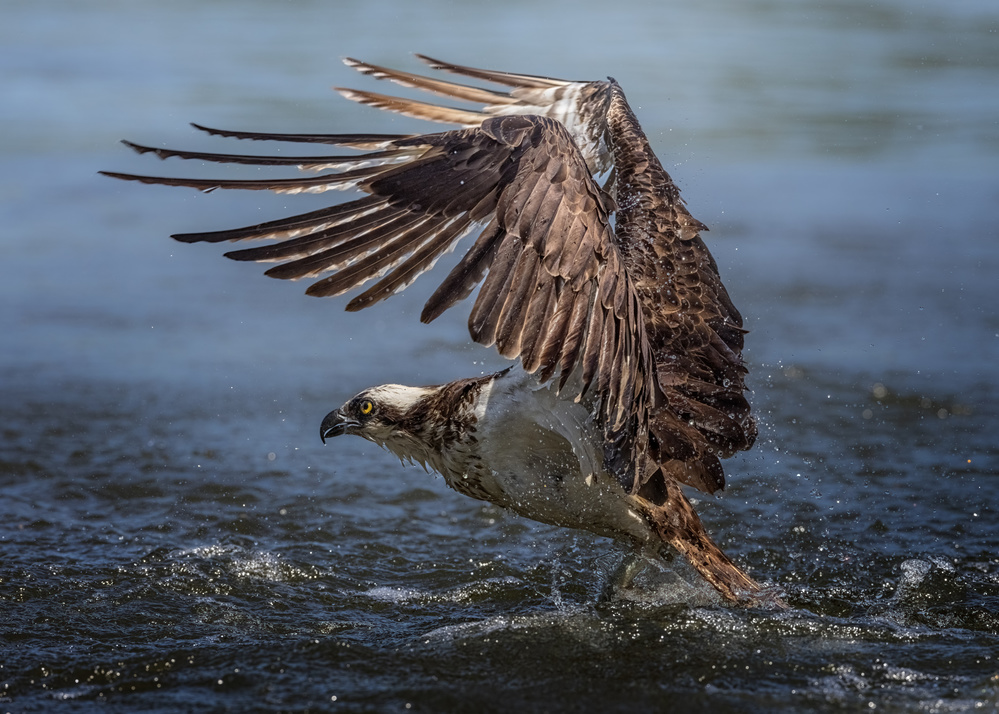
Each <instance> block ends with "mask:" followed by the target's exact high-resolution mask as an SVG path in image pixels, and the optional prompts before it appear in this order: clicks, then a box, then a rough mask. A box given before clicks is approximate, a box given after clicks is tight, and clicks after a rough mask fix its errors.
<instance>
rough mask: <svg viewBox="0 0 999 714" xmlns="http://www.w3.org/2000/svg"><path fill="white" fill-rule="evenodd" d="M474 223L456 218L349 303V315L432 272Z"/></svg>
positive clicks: (462, 218)
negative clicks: (439, 260)
mask: <svg viewBox="0 0 999 714" xmlns="http://www.w3.org/2000/svg"><path fill="white" fill-rule="evenodd" d="M470 224H471V220H470V219H469V218H468V216H461V217H459V218H457V219H454V220H452V221H451V222H450V224H448V225H447V226H445V227H444V228H442V229H441V230H440V231H438V232H437V234H436V235H434V236H432V237H431V239H430V240H429V241H427V242H426V243H424V245H423V246H421V247H420V248H419V249H418V250H416V251H414V252H413V254H412V255H411V256H410V257H409V258H407V259H406V260H405V261H404V262H403V263H401V264H400V265H399V267H397V268H395V269H394V270H393V271H392V272H391V273H389V274H388V275H386V276H385V277H384V278H382V279H381V280H379V281H378V282H377V283H376V284H375V285H374V286H372V287H371V288H369V289H368V290H366V291H365V292H363V293H361V294H360V295H358V296H357V297H356V298H354V299H353V300H351V301H350V302H349V303H347V311H348V312H356V311H357V310H362V309H363V308H366V307H368V306H369V305H374V304H375V303H376V302H380V301H381V300H384V299H385V298H387V297H389V296H390V295H394V294H395V293H397V292H399V291H400V290H404V289H405V288H406V287H407V286H409V285H410V284H412V282H413V281H414V280H416V279H417V278H418V277H419V276H420V275H421V274H423V273H424V272H426V271H427V270H430V269H431V268H432V267H433V266H434V263H435V262H436V261H437V259H438V258H439V257H440V255H441V254H442V253H443V252H444V251H446V250H447V248H448V246H450V245H451V244H452V243H454V242H455V241H457V240H460V239H461V237H462V236H463V235H464V233H465V232H466V231H467V230H468V228H469V225H470Z"/></svg>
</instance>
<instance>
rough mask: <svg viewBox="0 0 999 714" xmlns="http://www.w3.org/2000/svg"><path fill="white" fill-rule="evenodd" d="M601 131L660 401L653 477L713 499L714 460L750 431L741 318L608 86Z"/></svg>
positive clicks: (696, 226) (718, 474)
mask: <svg viewBox="0 0 999 714" xmlns="http://www.w3.org/2000/svg"><path fill="white" fill-rule="evenodd" d="M607 122H608V128H609V132H610V134H611V136H612V137H613V141H612V144H613V148H614V162H615V171H616V172H617V191H618V195H617V201H618V213H617V217H616V233H617V241H618V246H619V248H620V250H621V252H622V260H623V262H624V263H625V265H626V268H627V271H628V274H629V276H630V277H631V278H632V280H633V281H634V284H635V288H636V290H637V291H638V294H639V297H640V300H641V303H642V305H643V307H644V309H645V316H646V326H647V329H648V335H649V342H650V344H651V346H652V351H653V356H654V359H655V364H656V378H657V382H658V386H659V388H660V389H661V390H662V394H663V397H664V400H663V403H662V404H661V407H660V408H657V409H655V410H654V411H653V413H652V414H651V415H650V424H649V429H650V432H651V435H652V444H651V447H652V450H653V453H654V455H655V458H656V459H657V460H658V461H659V463H660V464H661V467H662V471H663V472H664V473H665V474H666V475H667V476H671V477H673V478H675V479H677V480H679V481H682V482H684V483H687V484H690V485H692V486H696V487H697V488H700V489H702V490H704V491H707V492H709V493H710V492H713V491H715V490H717V489H719V488H722V487H723V486H724V482H725V481H724V473H723V471H722V467H721V463H720V461H719V458H724V457H727V456H730V455H732V454H733V453H734V452H736V451H739V450H742V449H748V448H749V447H750V446H752V444H753V441H754V440H755V438H756V424H755V421H754V420H753V418H752V417H751V416H750V406H749V402H748V401H747V400H746V396H745V384H744V378H745V374H746V369H745V367H744V366H743V362H742V346H743V334H744V333H745V330H743V329H742V316H741V315H740V314H739V311H738V310H737V309H736V308H735V305H733V303H732V300H731V299H730V298H729V295H728V292H727V291H726V289H725V286H724V285H723V284H722V281H721V277H720V275H719V273H718V266H717V264H716V263H715V261H714V258H712V256H711V253H710V252H709V251H708V248H707V246H705V244H704V242H703V241H702V240H701V237H700V231H702V230H707V228H706V227H705V226H704V225H703V224H702V223H701V222H700V221H698V220H696V219H695V218H693V217H692V216H691V215H690V213H689V212H688V211H687V208H686V206H684V203H683V201H682V200H681V198H680V192H679V190H678V189H677V187H676V185H675V184H674V183H673V180H672V179H671V178H670V176H669V174H668V173H667V172H666V171H665V169H663V167H662V164H661V163H660V162H659V160H658V158H656V156H655V154H654V153H653V152H652V150H651V148H650V147H649V143H648V140H647V138H646V137H645V134H644V133H643V132H642V129H641V127H640V126H639V124H638V121H637V120H636V119H635V117H634V114H633V113H632V112H631V109H630V108H629V107H628V104H627V102H626V101H625V99H624V94H623V93H622V92H621V89H620V87H618V86H617V85H616V84H615V85H613V86H612V88H611V99H610V107H609V110H608V119H607Z"/></svg>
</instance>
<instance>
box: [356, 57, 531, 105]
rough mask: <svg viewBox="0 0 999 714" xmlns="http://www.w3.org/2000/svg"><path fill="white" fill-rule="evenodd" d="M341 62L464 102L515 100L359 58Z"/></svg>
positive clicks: (414, 87) (506, 95)
mask: <svg viewBox="0 0 999 714" xmlns="http://www.w3.org/2000/svg"><path fill="white" fill-rule="evenodd" d="M343 63H344V64H345V65H347V66H348V67H352V68H354V69H356V70H357V71H358V72H360V73H361V74H366V75H368V76H370V77H374V78H375V79H387V80H389V81H390V82H395V83H396V84H398V85H399V86H401V87H407V88H409V89H421V90H423V91H425V92H431V93H433V94H436V95H438V96H442V97H451V98H452V99H461V100H464V101H466V102H477V103H479V104H514V103H516V102H517V100H516V99H515V98H513V97H511V96H510V95H509V94H507V93H505V92H497V91H496V90H493V89H484V88H482V87H470V86H468V85H465V84H456V83H454V82H445V81H443V80H440V79H433V78H432V77H424V76H423V75H419V74H412V73H411V72H401V71H399V70H395V69H389V68H387V67H379V66H378V65H374V64H369V63H367V62H361V61H360V60H356V59H353V58H351V57H346V58H344V60H343Z"/></svg>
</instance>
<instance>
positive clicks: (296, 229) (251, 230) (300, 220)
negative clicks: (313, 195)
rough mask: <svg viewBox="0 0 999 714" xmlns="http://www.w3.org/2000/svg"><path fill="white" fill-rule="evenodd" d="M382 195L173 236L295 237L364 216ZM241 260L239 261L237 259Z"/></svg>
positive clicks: (209, 239) (208, 239) (212, 239)
mask: <svg viewBox="0 0 999 714" xmlns="http://www.w3.org/2000/svg"><path fill="white" fill-rule="evenodd" d="M384 203H385V199H384V198H382V197H381V196H365V197H364V198H360V199H357V200H356V201H351V202H349V203H341V204H339V205H337V206H330V207H328V208H320V209H319V210H317V211H310V212H309V213H302V214H300V215H298V216H291V217H289V218H280V219H278V220H275V221H267V222H266V223H258V224H257V225H255V226H246V227H245V228H232V229H229V230H225V231H208V232H204V233H175V234H174V235H172V236H170V237H171V238H173V239H174V240H178V241H180V242H181V243H221V242H223V241H237V240H257V239H261V238H283V237H289V238H290V237H293V236H294V235H297V234H301V232H302V231H310V232H312V231H317V230H322V228H321V226H323V225H325V224H327V223H329V222H334V223H339V222H342V221H344V220H350V219H352V218H356V217H357V216H359V215H364V213H365V212H366V211H371V210H373V208H374V207H375V206H377V205H378V204H384ZM237 260H239V259H238V258H237Z"/></svg>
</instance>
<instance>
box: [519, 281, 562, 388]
mask: <svg viewBox="0 0 999 714" xmlns="http://www.w3.org/2000/svg"><path fill="white" fill-rule="evenodd" d="M537 283H538V285H537V290H536V291H535V293H534V294H533V295H532V296H531V299H530V304H529V305H528V307H527V313H526V315H525V316H524V327H523V332H522V334H521V342H522V348H521V359H522V360H523V365H524V370H525V371H526V372H529V373H531V374H533V373H535V372H537V371H538V369H540V368H541V365H542V361H541V353H542V346H543V345H544V339H545V335H546V334H547V329H546V323H547V322H548V321H549V320H551V319H552V316H553V315H552V313H553V312H554V310H555V303H556V298H555V279H554V278H553V277H552V276H551V275H548V273H547V272H545V271H544V268H543V267H539V270H538V279H537Z"/></svg>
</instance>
